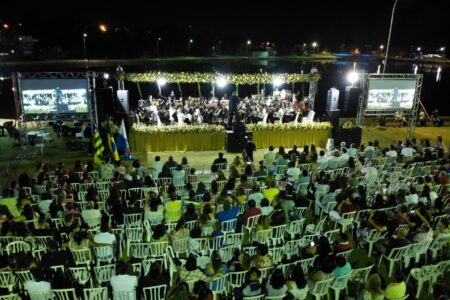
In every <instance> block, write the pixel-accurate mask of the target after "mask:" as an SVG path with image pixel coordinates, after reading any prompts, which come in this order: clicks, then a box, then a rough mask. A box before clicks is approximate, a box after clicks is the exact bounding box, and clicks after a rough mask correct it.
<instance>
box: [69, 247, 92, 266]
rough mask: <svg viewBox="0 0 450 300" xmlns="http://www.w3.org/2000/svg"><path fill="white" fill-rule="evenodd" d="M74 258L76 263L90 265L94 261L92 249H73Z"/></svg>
mask: <svg viewBox="0 0 450 300" xmlns="http://www.w3.org/2000/svg"><path fill="white" fill-rule="evenodd" d="M70 252H71V253H72V257H73V260H74V262H75V264H76V265H89V264H90V263H91V262H92V252H91V249H89V248H86V249H71V250H70Z"/></svg>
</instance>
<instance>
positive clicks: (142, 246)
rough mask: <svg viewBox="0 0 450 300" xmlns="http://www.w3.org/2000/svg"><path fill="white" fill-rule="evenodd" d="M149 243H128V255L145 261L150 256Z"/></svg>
mask: <svg viewBox="0 0 450 300" xmlns="http://www.w3.org/2000/svg"><path fill="white" fill-rule="evenodd" d="M149 245H150V244H149V243H146V242H130V244H129V250H130V251H129V255H130V256H131V257H134V258H137V259H146V258H147V257H149V256H150V247H149Z"/></svg>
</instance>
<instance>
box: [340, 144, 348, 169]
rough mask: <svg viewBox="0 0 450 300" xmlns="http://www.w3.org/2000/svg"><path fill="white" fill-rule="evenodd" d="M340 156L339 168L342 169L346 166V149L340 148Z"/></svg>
mask: <svg viewBox="0 0 450 300" xmlns="http://www.w3.org/2000/svg"><path fill="white" fill-rule="evenodd" d="M341 152H342V153H341V156H339V158H338V160H339V166H340V167H344V166H346V165H347V163H348V160H349V159H350V155H348V154H347V148H341Z"/></svg>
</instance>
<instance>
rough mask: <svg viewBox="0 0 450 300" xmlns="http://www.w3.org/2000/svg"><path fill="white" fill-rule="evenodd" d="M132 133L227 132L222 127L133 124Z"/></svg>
mask: <svg viewBox="0 0 450 300" xmlns="http://www.w3.org/2000/svg"><path fill="white" fill-rule="evenodd" d="M131 131H132V132H137V133H161V134H170V133H191V132H196V133H205V132H225V128H224V127H223V126H220V125H208V124H205V125H182V126H179V125H165V126H148V125H138V124H133V127H132V128H131Z"/></svg>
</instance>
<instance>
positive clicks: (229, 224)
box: [221, 219, 237, 234]
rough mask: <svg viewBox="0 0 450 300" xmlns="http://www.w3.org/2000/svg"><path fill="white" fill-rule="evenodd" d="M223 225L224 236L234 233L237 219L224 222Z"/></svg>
mask: <svg viewBox="0 0 450 300" xmlns="http://www.w3.org/2000/svg"><path fill="white" fill-rule="evenodd" d="M221 224H222V232H223V233H224V234H227V233H233V232H235V230H236V224H237V219H231V220H227V221H223V222H222V223H221Z"/></svg>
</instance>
